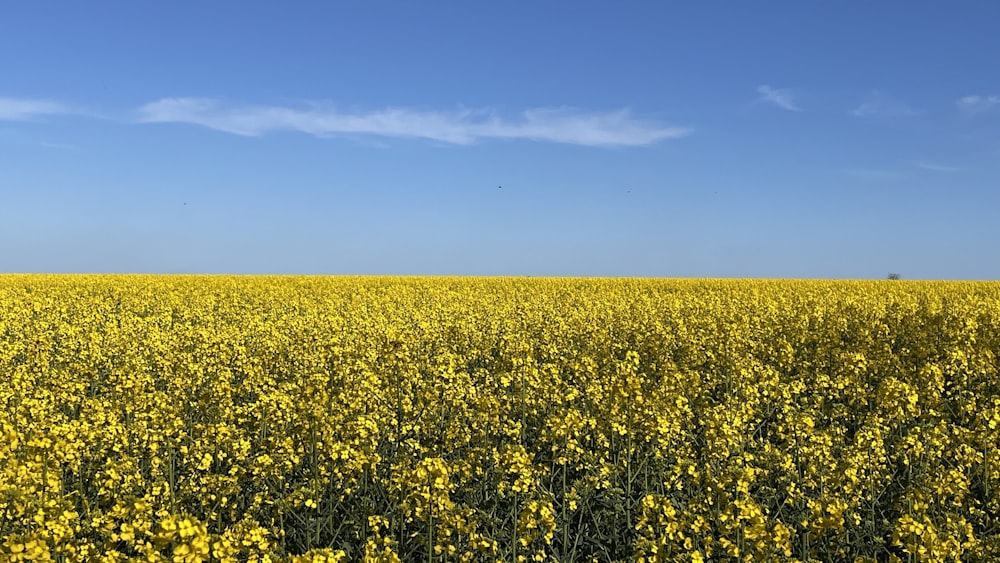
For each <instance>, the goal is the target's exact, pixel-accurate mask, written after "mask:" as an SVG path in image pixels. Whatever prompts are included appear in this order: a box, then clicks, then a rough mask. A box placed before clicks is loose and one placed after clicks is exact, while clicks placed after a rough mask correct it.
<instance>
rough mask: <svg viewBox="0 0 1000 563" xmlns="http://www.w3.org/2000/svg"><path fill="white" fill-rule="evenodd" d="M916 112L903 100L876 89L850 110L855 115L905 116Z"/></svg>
mask: <svg viewBox="0 0 1000 563" xmlns="http://www.w3.org/2000/svg"><path fill="white" fill-rule="evenodd" d="M917 113H919V112H918V111H917V110H915V109H913V108H911V107H910V106H908V105H907V104H905V103H904V102H902V101H900V100H897V99H894V98H892V97H890V96H887V95H886V94H883V93H882V92H879V91H878V90H875V91H873V92H872V93H871V94H869V95H868V98H867V99H866V100H865V101H864V102H862V103H861V104H860V105H858V107H856V108H854V109H853V110H851V114H852V115H854V116H857V117H905V116H908V115H916V114H917Z"/></svg>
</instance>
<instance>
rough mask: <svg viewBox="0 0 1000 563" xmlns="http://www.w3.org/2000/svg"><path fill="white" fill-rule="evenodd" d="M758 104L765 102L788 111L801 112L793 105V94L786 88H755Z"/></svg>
mask: <svg viewBox="0 0 1000 563" xmlns="http://www.w3.org/2000/svg"><path fill="white" fill-rule="evenodd" d="M757 93H758V94H760V97H759V98H757V101H758V102H766V103H769V104H773V105H775V106H778V107H779V108H781V109H785V110H788V111H802V108H800V107H799V106H798V105H797V104H796V103H795V93H794V92H792V91H791V90H789V89H787V88H771V87H770V86H768V85H766V84H762V85H760V86H758V87H757Z"/></svg>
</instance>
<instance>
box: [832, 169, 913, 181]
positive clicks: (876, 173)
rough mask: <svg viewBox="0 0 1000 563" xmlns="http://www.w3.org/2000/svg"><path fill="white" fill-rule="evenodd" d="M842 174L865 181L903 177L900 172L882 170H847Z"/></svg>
mask: <svg viewBox="0 0 1000 563" xmlns="http://www.w3.org/2000/svg"><path fill="white" fill-rule="evenodd" d="M842 172H843V173H844V174H847V175H848V176H853V177H855V178H860V179H863V180H894V179H897V178H901V177H902V176H903V174H902V173H900V172H899V171H898V170H886V169H882V168H847V169H845V170H842Z"/></svg>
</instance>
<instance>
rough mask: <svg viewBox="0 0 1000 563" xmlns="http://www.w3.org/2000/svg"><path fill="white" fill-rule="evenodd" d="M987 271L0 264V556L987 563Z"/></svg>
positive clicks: (995, 515)
mask: <svg viewBox="0 0 1000 563" xmlns="http://www.w3.org/2000/svg"><path fill="white" fill-rule="evenodd" d="M998 356H1000V283H989V282H908V281H868V282H861V281H858V282H847V281H841V282H833V281H830V282H827V281H765V280H639V279H528V278H391V277H236V276H159V277H158V276H39V275H3V276H0V560H2V561H11V562H14V561H177V562H188V563H195V562H201V561H205V562H208V561H217V562H233V561H241V562H242V561H253V562H257V561H273V562H303V561H360V560H364V561H426V562H432V561H435V562H436V561H562V562H575V561H631V560H638V561H686V562H697V561H855V562H868V561H906V562H910V561H996V560H1000V495H998V489H1000V453H998V448H1000V375H998V370H1000V357H998Z"/></svg>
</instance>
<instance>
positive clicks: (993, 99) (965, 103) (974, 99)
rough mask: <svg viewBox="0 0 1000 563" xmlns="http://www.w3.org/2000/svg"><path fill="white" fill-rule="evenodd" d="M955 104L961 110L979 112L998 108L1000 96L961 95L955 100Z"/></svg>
mask: <svg viewBox="0 0 1000 563" xmlns="http://www.w3.org/2000/svg"><path fill="white" fill-rule="evenodd" d="M955 105H956V106H958V109H960V110H962V111H967V112H969V113H981V112H984V111H989V110H991V109H994V108H1000V96H978V95H973V96H963V97H961V98H959V99H958V100H956V101H955Z"/></svg>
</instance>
